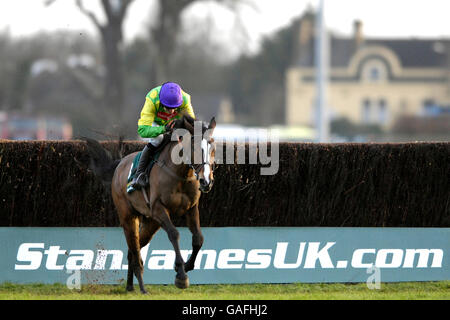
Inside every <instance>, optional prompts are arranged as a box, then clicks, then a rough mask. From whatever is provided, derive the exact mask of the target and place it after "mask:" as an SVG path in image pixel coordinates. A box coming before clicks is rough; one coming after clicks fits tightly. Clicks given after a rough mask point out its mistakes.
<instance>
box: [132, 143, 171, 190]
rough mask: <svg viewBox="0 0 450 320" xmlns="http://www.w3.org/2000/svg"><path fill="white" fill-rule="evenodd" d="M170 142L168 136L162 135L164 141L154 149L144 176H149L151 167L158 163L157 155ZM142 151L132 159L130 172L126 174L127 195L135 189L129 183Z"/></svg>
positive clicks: (134, 173)
mask: <svg viewBox="0 0 450 320" xmlns="http://www.w3.org/2000/svg"><path fill="white" fill-rule="evenodd" d="M169 142H170V135H168V134H164V139H163V141H162V142H161V144H160V145H159V146H158V149H156V152H155V154H154V156H153V158H152V159H150V161H149V163H148V165H147V168H146V169H145V175H147V176H149V175H150V172H151V171H152V168H153V166H154V165H155V163H156V162H157V161H158V158H159V155H160V154H161V152H162V150H163V149H164V147H165V146H166V145H167V144H168V143H169ZM141 155H142V151H141V152H139V153H138V154H137V155H136V156H135V157H134V159H133V163H132V164H131V168H130V172H129V174H128V178H127V193H132V192H133V191H136V189H135V188H133V186H132V185H131V182H132V181H133V179H134V176H135V175H136V171H137V167H138V165H139V160H140V159H141Z"/></svg>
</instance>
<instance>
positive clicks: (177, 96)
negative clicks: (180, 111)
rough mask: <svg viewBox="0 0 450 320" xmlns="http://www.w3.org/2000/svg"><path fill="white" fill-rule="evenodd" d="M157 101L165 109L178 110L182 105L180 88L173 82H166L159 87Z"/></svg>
mask: <svg viewBox="0 0 450 320" xmlns="http://www.w3.org/2000/svg"><path fill="white" fill-rule="evenodd" d="M159 101H160V103H161V104H163V105H164V106H165V107H167V108H171V109H174V108H178V107H179V106H181V105H182V104H183V95H182V93H181V87H180V86H179V85H178V84H176V83H174V82H166V83H164V84H163V85H162V86H161V90H160V92H159Z"/></svg>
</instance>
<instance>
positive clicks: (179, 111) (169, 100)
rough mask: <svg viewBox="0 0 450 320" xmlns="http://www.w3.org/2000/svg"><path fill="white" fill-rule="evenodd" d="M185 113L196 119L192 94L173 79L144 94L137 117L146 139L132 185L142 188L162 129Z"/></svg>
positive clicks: (169, 126)
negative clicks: (143, 101) (142, 103)
mask: <svg viewBox="0 0 450 320" xmlns="http://www.w3.org/2000/svg"><path fill="white" fill-rule="evenodd" d="M183 115H188V116H190V117H192V118H193V119H195V115H194V110H193V108H192V105H191V96H190V95H189V94H187V93H186V92H184V91H183V90H182V89H181V87H180V86H179V85H178V84H176V83H174V82H166V83H164V84H163V85H162V86H159V87H156V88H153V89H152V90H150V92H149V93H148V94H147V96H146V97H145V104H144V106H143V107H142V111H141V118H140V119H139V121H138V133H139V135H140V136H141V137H142V138H145V139H146V140H147V141H148V143H147V145H146V146H145V148H144V150H143V151H142V155H141V158H140V160H139V164H138V168H137V172H136V175H135V177H134V179H133V181H132V182H131V186H132V187H133V188H135V189H140V188H145V187H146V186H147V185H148V181H147V180H148V179H147V176H146V175H145V169H146V168H147V165H148V161H149V159H151V158H152V157H153V156H154V154H155V151H156V149H157V147H158V146H159V145H160V144H161V142H162V141H163V133H165V132H167V131H170V129H171V125H172V120H174V119H180V118H181V117H182V116H183Z"/></svg>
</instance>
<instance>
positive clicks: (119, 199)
mask: <svg viewBox="0 0 450 320" xmlns="http://www.w3.org/2000/svg"><path fill="white" fill-rule="evenodd" d="M199 123H200V122H199V121H197V122H195V125H197V124H199ZM195 125H194V121H193V119H192V118H189V117H183V118H182V119H180V120H176V122H175V125H174V131H172V134H171V135H170V136H169V135H166V137H165V140H166V141H167V143H166V144H165V145H164V146H163V147H162V148H161V151H160V154H159V157H158V160H157V161H156V164H155V165H154V166H153V169H152V170H151V171H150V174H149V179H148V181H149V188H147V189H145V190H144V189H142V190H136V191H134V192H131V193H127V180H128V175H129V172H130V167H131V165H132V163H133V160H134V157H135V156H136V154H137V153H132V154H129V155H127V156H126V157H124V158H123V159H122V160H121V161H120V162H119V163H118V165H117V167H116V169H115V171H114V175H113V177H112V182H111V192H112V199H113V202H114V205H115V207H116V209H117V213H118V215H119V220H120V224H121V226H122V227H123V230H124V233H125V238H126V241H127V245H128V276H127V287H126V288H127V290H128V291H132V290H134V286H133V279H134V277H133V275H134V276H136V278H137V280H138V283H139V288H140V290H141V292H142V293H146V290H145V288H144V282H143V272H144V266H143V261H142V258H141V254H140V250H141V248H143V247H144V246H146V245H147V244H148V243H149V242H150V240H151V239H152V237H153V236H154V234H155V233H156V232H157V231H158V230H159V229H160V228H162V229H163V230H164V231H166V232H167V235H168V237H169V240H170V242H171V243H172V245H173V248H174V250H175V271H176V277H175V285H176V286H177V287H178V288H182V289H183V288H187V287H188V286H189V278H188V276H187V272H188V271H190V270H193V269H194V263H195V259H196V257H197V254H198V252H199V250H200V248H201V246H202V244H203V235H202V232H201V230H200V220H199V211H198V204H199V199H200V195H201V192H208V191H210V189H211V187H212V185H213V181H214V177H213V163H214V155H215V145H214V141H213V139H212V133H213V131H214V128H215V126H216V122H215V119H214V118H213V119H211V121H210V123H209V124H205V123H201V128H202V129H201V131H200V132H201V140H200V139H198V137H197V139H196V138H195V135H194V133H196V132H197V131H196V130H194V127H195ZM183 129H184V131H183ZM180 130H181V133H183V132H184V133H185V134H183V135H182V134H178V133H177V132H180ZM169 137H170V141H168V140H169V139H168V138H169ZM187 139H188V140H190V141H188V140H187ZM195 141H197V142H198V141H200V143H194V142H195ZM186 142H189V143H186ZM186 146H187V147H186ZM180 147H183V148H185V149H186V148H190V150H185V149H183V150H182V153H183V154H184V153H185V154H186V155H188V157H187V158H186V159H185V160H186V161H183V162H181V163H180V161H174V159H173V158H174V155H180V150H181V149H182V148H180ZM187 151H190V152H187ZM189 154H190V159H188V158H189ZM199 154H200V157H199V156H198V155H199ZM196 155H197V156H196ZM196 159H197V160H198V159H201V161H194V160H196ZM172 215H179V216H185V217H186V223H187V227H188V228H189V230H190V231H191V233H192V254H191V256H190V257H189V259H188V261H187V262H186V263H185V262H184V261H183V258H182V256H181V254H180V246H179V237H180V236H179V232H178V231H177V229H176V228H175V226H174V224H173V223H172V220H171V216H172Z"/></svg>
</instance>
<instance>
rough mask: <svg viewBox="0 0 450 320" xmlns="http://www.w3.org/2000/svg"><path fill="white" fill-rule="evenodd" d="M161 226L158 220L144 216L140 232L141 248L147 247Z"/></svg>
mask: <svg viewBox="0 0 450 320" xmlns="http://www.w3.org/2000/svg"><path fill="white" fill-rule="evenodd" d="M159 228H160V225H159V223H158V222H157V221H155V220H153V219H151V218H147V217H142V221H141V225H140V229H141V230H140V232H139V242H140V243H139V246H140V248H143V247H145V246H146V245H147V244H148V243H149V242H150V241H151V240H152V238H153V236H154V235H155V233H156V231H158V230H159Z"/></svg>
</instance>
